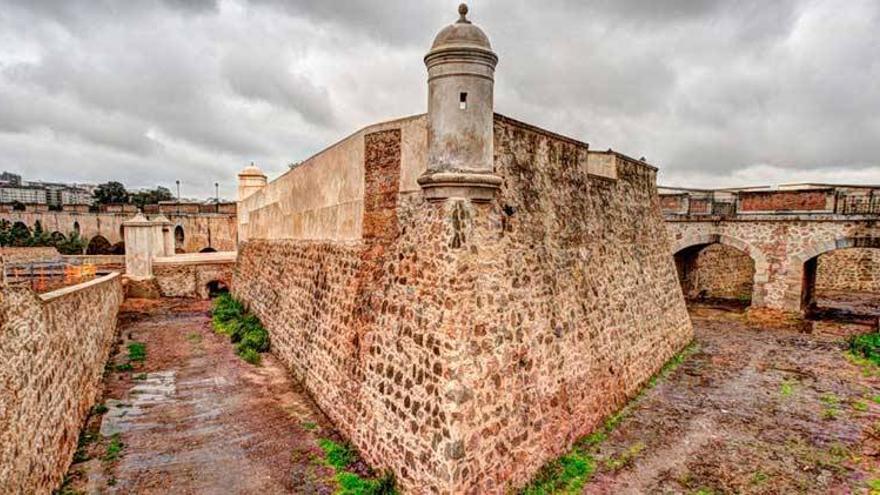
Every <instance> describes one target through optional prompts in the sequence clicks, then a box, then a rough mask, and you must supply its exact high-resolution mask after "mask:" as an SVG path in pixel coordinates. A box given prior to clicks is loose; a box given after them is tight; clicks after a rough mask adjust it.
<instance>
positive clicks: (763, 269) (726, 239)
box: [672, 234, 770, 307]
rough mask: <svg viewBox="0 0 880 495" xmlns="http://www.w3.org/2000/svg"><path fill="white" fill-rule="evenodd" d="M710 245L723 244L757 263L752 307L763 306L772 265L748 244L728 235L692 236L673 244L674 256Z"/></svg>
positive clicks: (760, 252) (759, 251)
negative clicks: (765, 286)
mask: <svg viewBox="0 0 880 495" xmlns="http://www.w3.org/2000/svg"><path fill="white" fill-rule="evenodd" d="M708 244H722V245H725V246H729V247H732V248H734V249H737V250H739V251H742V252H743V253H745V254H746V255H748V257H749V258H751V259H752V261H753V262H754V263H755V279H754V280H753V281H752V306H754V307H759V306H763V304H764V284H766V283H767V281H768V280H769V279H770V264H769V263H768V262H767V257H766V256H765V255H764V253H763V252H762V251H761V250H760V249H758V248H756V247H754V246H752V245H751V244H749V243H748V242H746V241H743V240H742V239H737V238H736V237H733V236H729V235H726V234H690V235H686V236H684V237H682V238H681V239H678V240H675V241H674V242H673V245H672V254H673V255H675V254H677V253H679V252H680V251H682V250H683V249H687V248H689V247H693V246H700V245H708Z"/></svg>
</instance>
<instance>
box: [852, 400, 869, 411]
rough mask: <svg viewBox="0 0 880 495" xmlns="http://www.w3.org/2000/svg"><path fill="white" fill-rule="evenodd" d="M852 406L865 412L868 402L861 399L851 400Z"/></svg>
mask: <svg viewBox="0 0 880 495" xmlns="http://www.w3.org/2000/svg"><path fill="white" fill-rule="evenodd" d="M852 408H853V409H855V410H856V411H859V412H865V411H867V410H868V403H867V402H865V401H863V400H857V401H853V403H852Z"/></svg>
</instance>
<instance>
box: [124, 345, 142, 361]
mask: <svg viewBox="0 0 880 495" xmlns="http://www.w3.org/2000/svg"><path fill="white" fill-rule="evenodd" d="M146 359H147V345H146V344H144V343H143V342H132V343H131V344H128V360H129V361H145V360H146Z"/></svg>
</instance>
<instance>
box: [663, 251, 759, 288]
mask: <svg viewBox="0 0 880 495" xmlns="http://www.w3.org/2000/svg"><path fill="white" fill-rule="evenodd" d="M690 251H691V250H688V252H683V253H681V254H679V255H677V256H676V265H677V266H678V268H679V272H678V274H679V280H680V281H681V287H682V291H683V292H684V295H685V297H686V298H688V299H698V298H709V299H738V300H748V299H750V298H751V297H752V283H753V281H754V279H755V262H754V261H752V259H751V258H750V257H749V255H748V254H745V253H743V252H742V251H739V250H738V249H736V248H732V247H730V246H725V245H723V244H710V245H709V246H706V247H704V248H702V249H699V250H697V251H696V252H695V253H694V252H690Z"/></svg>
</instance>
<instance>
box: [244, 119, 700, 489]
mask: <svg viewBox="0 0 880 495" xmlns="http://www.w3.org/2000/svg"><path fill="white" fill-rule="evenodd" d="M407 122H408V123H407ZM415 122H418V120H416V121H406V122H405V123H404V124H398V126H397V127H394V126H393V125H392V126H388V127H384V128H382V129H381V130H378V131H375V132H367V133H366V134H364V135H363V141H362V146H363V151H362V154H361V155H356V154H352V155H349V156H352V157H357V156H363V161H362V162H360V163H356V164H348V165H347V167H348V170H351V171H353V170H355V168H357V167H360V168H361V169H362V172H360V174H359V176H361V177H363V182H362V184H361V186H360V187H361V188H362V191H363V197H362V199H361V200H359V201H360V203H361V206H360V207H359V211H360V212H361V215H360V220H359V221H356V222H354V223H356V224H359V225H360V227H359V229H360V230H359V231H355V230H352V231H350V232H351V238H347V237H339V236H337V235H336V234H337V233H338V232H340V230H339V229H338V228H337V227H336V226H338V225H340V224H339V223H338V222H337V220H335V219H338V218H339V217H338V216H337V217H334V216H332V215H330V216H328V217H327V218H329V219H331V220H332V221H329V223H328V225H327V227H328V228H327V230H325V231H323V232H324V233H325V234H324V235H325V236H326V237H325V238H316V237H313V235H315V234H316V233H317V232H319V231H320V230H310V231H308V232H306V231H302V230H296V229H298V227H297V225H299V224H298V223H297V222H296V221H293V217H290V220H291V221H289V222H286V223H284V224H283V225H281V226H278V227H272V228H268V227H267V228H266V229H263V228H262V227H261V228H258V229H254V230H251V232H253V233H255V234H258V237H259V238H255V237H253V236H252V237H251V239H250V240H249V241H248V242H246V243H244V244H243V245H242V246H241V247H240V251H239V263H238V265H237V269H236V274H235V280H234V283H233V291H234V293H235V294H236V295H237V296H238V297H239V298H240V299H242V300H243V301H244V302H245V303H246V304H247V305H248V306H249V307H250V309H251V310H252V311H254V313H255V314H257V315H258V316H259V317H260V318H261V320H262V321H263V323H264V325H265V326H266V327H267V329H268V330H269V333H270V336H271V339H272V348H273V352H274V353H276V354H277V355H278V356H279V357H280V358H281V359H282V360H283V361H284V362H285V363H287V365H288V366H289V367H290V369H291V370H292V372H293V373H294V374H295V375H296V376H297V377H298V378H299V379H301V380H302V381H303V382H304V384H305V386H306V388H307V389H308V390H309V391H310V393H311V394H312V395H313V396H314V398H315V400H316V402H317V403H318V404H319V405H320V406H321V408H322V409H324V411H325V412H326V413H327V414H328V415H329V416H330V418H332V419H333V421H334V423H335V424H336V426H337V427H339V429H340V430H341V431H342V432H343V433H344V434H345V435H346V436H347V437H348V438H349V439H350V440H351V441H352V442H353V443H354V444H355V445H356V446H357V447H358V448H359V449H360V451H361V453H362V454H363V455H364V457H365V458H366V459H367V460H368V462H370V463H371V464H372V465H373V466H375V467H377V468H379V469H391V470H392V471H393V472H394V473H395V474H396V476H397V478H398V481H399V483H400V485H401V486H402V488H403V489H404V490H405V491H407V492H410V493H505V491H507V490H509V489H510V488H512V487H516V486H522V485H523V484H524V483H526V482H527V480H528V479H529V478H530V477H531V476H532V475H533V474H534V473H535V472H536V471H537V470H538V469H539V468H540V467H541V466H542V465H543V464H544V463H545V462H547V461H549V460H550V459H552V458H553V457H554V456H556V455H558V454H560V453H561V452H563V451H564V450H565V449H567V448H568V447H569V446H570V445H571V443H572V442H573V441H574V440H575V439H576V438H577V437H578V436H579V435H583V434H587V433H589V432H590V431H591V430H592V429H593V428H594V427H595V426H596V425H598V424H599V422H600V421H601V420H602V419H603V418H604V417H605V416H606V415H608V414H609V413H611V412H613V411H614V410H615V409H616V408H618V407H620V406H621V405H622V404H623V403H624V401H625V400H627V398H629V397H631V396H632V395H633V394H634V393H635V392H636V391H637V390H638V388H639V387H640V386H641V384H643V383H644V382H645V381H646V380H647V379H648V378H649V377H650V376H651V375H652V374H653V373H654V372H656V371H657V370H659V368H660V367H661V366H662V365H663V363H664V362H665V361H666V360H667V359H668V358H669V357H671V356H672V355H673V354H674V353H675V352H677V351H678V350H679V349H681V348H682V347H683V346H684V345H685V344H686V343H687V342H688V341H689V340H690V339H691V337H692V330H691V326H690V320H689V318H688V315H687V312H686V309H685V306H684V300H683V298H682V296H681V290H680V288H679V285H678V281H677V278H676V274H675V268H674V265H673V261H672V257H671V255H670V254H669V247H668V246H667V245H666V242H667V241H666V239H667V238H666V234H665V231H664V225H663V222H662V219H661V217H660V210H659V204H658V201H657V197H656V189H655V182H654V181H655V169H653V168H652V167H650V166H647V165H645V164H643V163H639V162H637V161H634V160H630V159H628V158H626V157H623V156H620V155H616V154H615V155H613V156H610V157H608V158H607V160H606V161H607V162H608V163H605V162H603V163H602V166H601V167H598V168H597V170H599V171H601V173H602V176H599V175H592V174H590V173H589V170H590V168H589V164H588V161H589V160H588V155H589V150H588V147H587V145H586V144H584V143H580V142H577V141H574V140H570V139H567V138H563V137H561V136H557V135H555V134H552V133H549V132H546V131H543V130H540V129H537V128H534V127H531V126H528V125H525V124H521V123H518V122H516V121H513V120H511V119H507V118H505V117H501V116H496V119H495V128H494V134H495V157H496V158H495V169H496V173H497V174H498V175H500V176H501V177H503V178H504V184H503V186H502V189H501V192H500V195H499V197H498V198H497V199H496V201H494V202H492V203H489V204H474V203H470V202H468V201H465V200H456V199H450V200H448V201H445V202H440V203H429V202H425V201H424V199H423V197H422V195H421V194H410V192H418V189H411V187H412V186H411V185H410V184H412V185H413V186H414V184H415V180H414V179H415V177H417V175H418V173H417V172H418V170H419V169H418V168H417V167H416V165H417V163H416V162H411V163H408V162H407V160H406V159H405V157H406V156H407V152H406V151H405V150H406V149H407V146H408V144H407V143H410V145H412V144H413V143H419V142H421V143H424V136H422V137H421V138H419V137H418V135H417V132H419V130H418V127H417V126H415ZM410 124H413V126H412V127H410V128H409V130H407V129H408V127H407V126H408V125H410ZM421 132H424V131H421ZM408 136H409V137H408ZM324 153H328V152H326V151H325V152H324ZM422 169H423V168H422ZM297 170H298V169H295V170H293V171H292V172H290V173H289V174H288V175H286V176H284V177H282V179H280V180H294V179H293V178H292V176H293V174H296V173H297ZM353 173H354V172H352V174H353ZM288 176H291V178H288ZM609 177H616V179H614V178H609ZM410 180H411V182H410ZM273 184H274V183H273ZM273 184H270V185H269V186H267V188H269V190H270V191H271V188H272V187H273ZM276 187H277V186H276ZM284 187H286V188H288V191H292V190H293V189H292V188H293V187H294V186H293V185H292V184H291V185H287V186H284ZM416 187H417V186H416ZM258 194H259V193H258ZM273 194H274V193H273ZM255 201H260V200H259V199H256V200H255ZM283 201H284V200H283V198H278V199H277V201H276V203H279V204H280V203H281V202H283ZM261 208H262V207H261ZM295 215H296V213H295V212H293V216H295ZM279 218H284V216H281V217H279ZM249 221H250V222H254V221H255V216H254V215H253V213H252V212H251V213H250V220H249ZM260 223H262V220H260ZM252 227H253V226H252ZM273 229H274V230H273ZM285 229H286V230H285ZM356 232H359V235H355V233H356ZM318 237H320V236H318Z"/></svg>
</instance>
